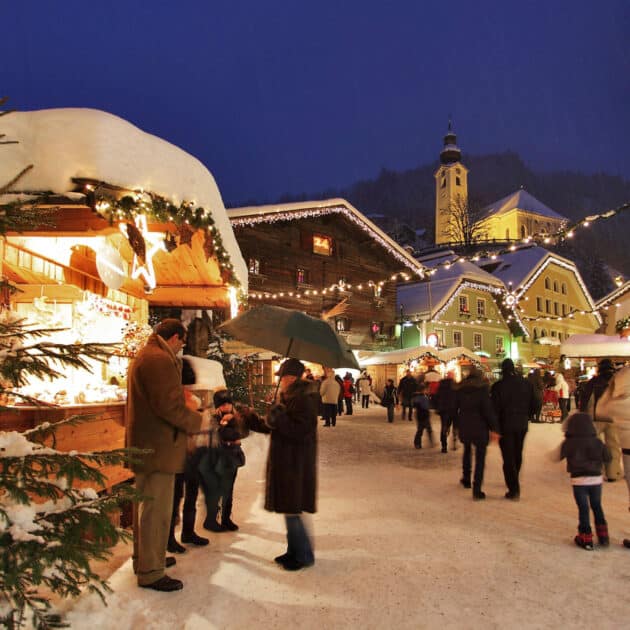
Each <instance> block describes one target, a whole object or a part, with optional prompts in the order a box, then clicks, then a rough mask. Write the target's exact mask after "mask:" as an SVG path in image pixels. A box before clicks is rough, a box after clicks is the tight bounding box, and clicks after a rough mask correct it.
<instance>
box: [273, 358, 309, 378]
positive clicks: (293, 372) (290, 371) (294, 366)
mask: <svg viewBox="0 0 630 630" xmlns="http://www.w3.org/2000/svg"><path fill="white" fill-rule="evenodd" d="M302 374H304V363H302V361H298V360H297V359H287V360H286V361H285V362H284V363H283V364H282V365H281V366H280V367H279V368H278V371H277V372H276V376H280V377H283V376H297V377H298V378H299V377H300V376H302Z"/></svg>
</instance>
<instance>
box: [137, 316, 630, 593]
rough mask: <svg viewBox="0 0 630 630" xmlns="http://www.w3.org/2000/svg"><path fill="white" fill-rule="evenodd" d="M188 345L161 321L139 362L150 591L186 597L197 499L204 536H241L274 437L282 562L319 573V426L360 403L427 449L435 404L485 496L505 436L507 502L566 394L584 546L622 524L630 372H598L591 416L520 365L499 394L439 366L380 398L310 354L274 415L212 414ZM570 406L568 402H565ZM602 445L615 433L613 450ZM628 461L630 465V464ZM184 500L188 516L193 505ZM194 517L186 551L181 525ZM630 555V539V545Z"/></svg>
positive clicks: (226, 410) (564, 452) (140, 567)
mask: <svg viewBox="0 0 630 630" xmlns="http://www.w3.org/2000/svg"><path fill="white" fill-rule="evenodd" d="M185 340H186V330H185V328H184V326H183V325H182V323H181V322H180V321H179V320H175V319H166V320H164V321H163V322H161V323H160V324H159V325H158V326H157V327H156V328H155V331H154V333H153V334H152V335H151V337H150V338H149V340H148V342H147V344H146V346H145V347H144V348H143V349H142V350H141V351H140V353H139V354H138V356H137V357H136V359H135V360H134V361H133V363H132V364H131V366H130V370H129V375H128V425H127V445H128V446H129V447H135V448H138V449H142V452H140V453H139V454H138V455H136V456H135V458H134V460H133V463H132V466H133V469H134V472H135V479H136V488H137V490H138V492H139V494H140V495H141V497H142V498H141V500H140V501H139V502H138V503H136V504H135V505H134V515H133V541H134V547H133V569H134V573H135V574H136V577H137V582H138V585H139V586H141V587H145V588H151V589H154V590H157V591H176V590H180V589H181V588H183V583H182V582H181V580H177V579H174V578H171V577H169V576H168V575H167V574H166V573H165V569H166V568H168V567H169V566H173V565H174V564H176V559H175V557H174V556H168V555H167V552H169V553H172V554H178V553H184V552H185V551H186V547H185V546H184V545H185V544H191V545H194V546H200V547H202V546H205V545H207V544H208V542H209V539H208V538H207V537H204V536H201V535H200V534H199V533H198V532H196V531H195V522H196V516H197V508H196V506H197V498H198V495H199V489H200V488H201V490H202V492H203V496H204V500H205V505H206V516H205V520H204V522H203V527H204V529H205V530H208V531H210V532H213V533H220V532H225V531H235V530H237V529H238V525H237V524H236V523H235V522H234V521H233V520H232V506H233V500H234V486H235V482H236V478H237V472H238V468H239V467H241V466H243V465H244V464H245V454H244V452H243V449H242V448H241V441H242V440H243V439H245V438H246V437H247V436H248V434H249V432H250V431H256V432H261V433H266V434H269V436H270V443H269V454H268V460H267V475H266V490H265V509H266V510H268V511H271V512H277V513H280V514H283V515H284V519H285V525H286V532H287V549H286V551H285V553H283V554H281V555H279V556H277V557H276V558H275V561H276V562H277V563H278V564H279V565H280V566H282V567H283V568H284V569H285V570H288V571H294V570H298V569H301V568H304V567H308V566H311V565H312V564H313V563H314V561H315V556H314V549H313V544H312V532H311V528H310V524H309V522H308V520H307V517H306V515H307V514H309V513H314V512H315V510H316V488H317V466H316V451H317V424H318V416H321V417H322V418H323V421H324V424H323V426H324V427H335V426H336V424H337V417H338V415H340V414H341V413H345V414H346V415H352V413H353V406H352V405H353V401H356V402H360V403H361V406H362V408H366V407H368V406H369V404H370V402H371V401H372V400H375V401H377V402H379V403H380V405H382V406H383V407H384V408H385V409H386V420H387V422H390V423H391V422H393V421H394V417H395V411H396V409H397V407H399V406H400V407H401V408H402V412H401V418H402V419H403V420H408V421H411V420H412V419H413V417H414V415H415V419H416V433H415V436H414V440H413V445H414V447H415V448H417V449H421V448H422V445H423V437H424V434H425V432H426V435H427V438H428V440H429V444H430V445H431V446H433V443H434V441H433V431H432V426H431V415H430V414H431V408H434V409H435V410H436V412H437V414H438V415H439V417H440V445H441V450H442V452H443V453H446V452H447V451H448V440H449V436H450V437H451V449H452V450H455V449H457V443H458V442H461V443H462V444H463V455H462V475H461V479H460V483H461V485H462V486H463V487H464V488H468V489H472V498H473V500H475V501H480V500H483V499H485V496H486V495H485V493H484V492H483V489H482V487H483V478H484V468H485V458H486V450H487V447H488V444H489V442H490V440H491V439H496V440H497V441H498V443H499V447H500V449H501V455H502V461H503V476H504V479H505V485H506V492H505V498H506V499H508V500H511V501H518V500H519V499H520V496H521V485H520V471H521V467H522V461H523V447H524V443H525V439H526V435H527V431H528V425H529V422H530V421H534V422H535V421H536V420H537V419H538V417H539V414H540V408H541V400H542V395H541V391H544V390H545V388H550V387H553V388H554V390H555V391H557V392H558V393H559V396H558V399H559V401H560V403H559V406H560V409H561V412H562V415H561V418H562V420H563V422H564V424H563V429H564V432H565V439H564V441H563V443H562V445H561V447H560V449H559V451H558V459H566V461H567V472H568V473H569V475H570V479H571V485H572V488H573V495H574V498H575V502H576V504H577V506H578V515H579V522H578V533H577V535H576V536H575V539H574V540H575V543H576V544H577V545H578V546H580V547H582V548H584V549H592V548H593V533H592V529H591V526H590V511H592V512H593V514H594V521H595V532H596V536H597V539H598V541H599V544H600V545H607V544H608V540H609V538H608V524H607V522H606V520H605V516H604V511H603V508H602V486H603V481H604V479H606V480H607V481H609V482H613V481H616V480H618V479H621V478H622V477H623V476H624V474H625V478H626V482H627V485H628V490H629V493H630V366H628V367H625V368H622V369H621V370H619V371H616V370H615V366H614V365H613V364H612V362H611V361H609V360H607V359H605V360H602V361H600V363H599V366H598V373H597V375H596V376H594V377H593V378H592V379H590V380H589V381H587V382H585V383H584V384H583V385H582V386H581V387H580V388H578V390H577V391H576V393H575V400H576V405H577V409H576V410H575V412H574V413H573V414H572V415H569V411H570V408H569V399H570V396H569V388H568V385H567V382H566V379H565V378H564V377H563V375H562V374H560V373H557V374H556V375H555V377H554V382H553V384H550V383H549V382H548V383H547V384H546V385H545V379H544V378H543V377H541V375H540V374H536V373H533V374H530V375H528V377H527V378H525V377H523V376H522V375H521V374H519V373H518V371H517V370H516V367H515V365H514V363H513V361H512V360H511V359H505V360H504V361H503V363H502V365H501V378H500V379H499V380H497V381H496V382H495V383H493V384H492V385H490V383H489V381H488V379H487V378H486V375H485V374H484V373H483V372H481V371H480V370H479V369H477V368H476V367H474V366H470V368H469V369H468V370H467V372H466V374H465V376H464V378H463V379H462V380H461V382H459V383H457V382H455V378H454V374H453V373H452V372H448V373H447V374H446V375H445V377H444V378H442V377H441V376H440V375H439V374H438V373H437V372H435V371H434V370H429V371H427V372H426V373H424V374H423V375H422V376H421V377H420V378H417V377H415V376H414V375H413V374H412V373H411V371H410V370H407V372H406V373H405V375H404V376H403V377H402V378H401V380H400V382H399V383H398V386H396V384H395V383H394V381H393V379H388V380H387V383H386V384H385V386H384V388H383V391H382V395H381V397H380V399H379V398H378V397H377V396H376V395H375V392H374V389H373V385H372V379H371V377H370V376H369V374H368V373H367V372H363V373H362V374H361V375H360V377H359V378H358V379H357V381H356V382H355V380H354V378H353V377H352V374H351V373H350V372H347V373H346V374H345V375H344V377H343V378H342V377H340V376H339V375H337V374H335V372H334V370H332V369H328V368H325V369H324V373H323V375H322V376H321V377H320V378H316V377H314V376H313V375H312V374H311V373H310V370H307V369H306V368H305V366H304V364H303V363H302V362H301V361H298V360H297V359H287V360H285V361H284V362H283V363H282V364H281V366H280V369H279V371H278V372H277V376H278V379H279V382H278V388H277V391H276V395H275V397H274V398H273V399H272V400H270V401H269V404H268V411H267V413H266V414H263V415H262V416H261V415H258V414H257V413H255V412H254V411H253V410H252V409H250V408H248V407H246V406H240V405H235V404H234V402H233V400H232V398H231V396H230V393H229V392H228V391H227V390H219V391H216V392H214V396H213V404H212V406H211V407H209V408H206V409H203V408H202V405H201V401H200V400H199V399H198V398H197V397H196V396H195V395H194V394H193V392H192V391H191V390H190V386H191V385H193V384H194V382H195V375H194V371H193V370H192V367H191V366H190V364H189V363H188V362H186V361H185V360H184V361H182V360H181V359H180V358H179V357H178V354H179V352H180V350H181V349H182V347H183V345H184V343H185ZM563 401H564V402H563ZM599 436H601V437H603V441H602V440H600V438H599ZM622 459H623V466H622ZM182 498H183V499H184V504H183V510H182V512H181V517H180V504H181V501H182ZM179 521H181V534H180V540H181V543H180V542H178V541H177V539H176V536H175V530H176V525H177V523H178V522H179ZM624 545H625V546H627V547H629V548H630V540H629V539H626V540H624Z"/></svg>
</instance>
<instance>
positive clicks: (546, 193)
mask: <svg viewBox="0 0 630 630" xmlns="http://www.w3.org/2000/svg"><path fill="white" fill-rule="evenodd" d="M463 163H464V164H465V165H466V167H467V168H469V170H470V173H469V175H468V187H469V193H470V196H471V198H474V199H476V200H478V201H480V202H481V203H483V204H488V203H491V202H493V201H496V200H497V199H500V198H501V197H504V196H506V195H508V194H510V193H512V192H514V191H515V190H518V189H519V188H520V187H521V186H522V187H523V188H525V189H526V190H527V191H528V192H530V193H531V194H532V195H534V196H535V197H537V198H538V199H540V201H542V202H543V203H545V204H546V205H548V206H549V207H550V208H552V209H554V210H556V211H557V212H559V213H560V214H563V215H564V216H566V217H568V218H569V219H581V218H583V217H585V216H587V215H589V214H594V213H599V212H603V211H606V210H609V209H612V208H616V207H618V206H620V205H621V204H623V203H627V202H629V201H630V181H628V180H624V179H623V178H621V177H616V176H611V175H605V174H603V173H602V174H595V175H585V174H581V173H574V172H569V171H558V172H552V173H535V172H534V171H532V170H531V169H530V168H529V167H528V166H527V165H526V164H525V163H524V162H523V161H522V160H521V158H520V157H519V156H518V155H517V154H516V153H512V152H506V153H500V154H495V155H482V156H469V155H465V156H464V159H463ZM436 168H437V164H429V165H425V166H420V167H418V168H414V169H411V170H408V171H401V172H397V171H390V170H387V169H383V170H382V171H381V173H380V174H379V176H378V177H377V178H376V179H373V180H365V181H359V182H357V183H355V184H353V185H352V186H350V187H348V188H346V189H340V190H327V191H321V192H319V193H311V194H308V195H300V196H293V197H288V196H287V197H283V198H282V199H278V200H276V201H277V202H288V201H296V200H298V199H306V198H308V199H317V198H321V199H323V198H330V197H343V198H344V199H347V200H348V201H349V202H350V203H352V204H353V205H354V206H356V207H357V208H358V209H359V210H360V211H361V212H363V213H364V214H374V213H378V214H384V215H388V216H390V217H396V218H398V219H400V220H402V221H405V222H406V223H408V224H409V225H410V226H411V227H413V228H426V229H427V231H428V233H429V234H433V227H434V203H435V190H434V182H435V180H434V177H433V174H434V173H435V170H436ZM628 234H630V211H626V212H625V213H623V214H622V215H620V216H618V217H615V218H612V219H608V220H601V221H598V222H597V223H596V224H594V225H593V226H591V227H590V228H588V229H585V230H581V231H580V233H579V234H578V235H576V239H575V241H574V242H573V243H572V247H571V248H570V249H566V248H565V250H564V252H565V255H567V256H568V254H569V253H571V255H572V257H573V258H574V259H576V262H578V264H579V266H580V269H581V271H582V273H583V275H584V277H585V281H586V282H587V283H588V284H589V286H590V287H591V291H592V293H593V295H594V297H596V298H597V297H599V295H598V294H601V293H602V291H603V290H604V288H603V287H601V286H594V285H593V284H592V283H591V282H590V281H589V276H597V277H599V276H600V275H601V274H599V273H597V272H596V271H595V270H594V269H593V268H594V267H597V266H598V261H597V260H596V259H597V257H598V256H600V257H601V259H603V261H605V263H606V264H607V265H609V266H611V267H612V268H614V269H616V270H618V271H619V272H621V273H623V274H624V275H625V276H626V277H628V276H630V247H629V246H628V243H627V242H628V236H627V235H628ZM582 258H583V260H582ZM597 284H598V285H599V283H597Z"/></svg>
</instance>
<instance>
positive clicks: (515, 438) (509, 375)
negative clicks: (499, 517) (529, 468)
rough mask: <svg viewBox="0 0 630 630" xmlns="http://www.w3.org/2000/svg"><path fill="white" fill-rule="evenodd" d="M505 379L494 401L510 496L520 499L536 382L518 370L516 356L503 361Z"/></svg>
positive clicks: (494, 392)
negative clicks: (515, 361)
mask: <svg viewBox="0 0 630 630" xmlns="http://www.w3.org/2000/svg"><path fill="white" fill-rule="evenodd" d="M501 373H502V378H501V380H500V381H497V382H496V383H495V384H494V385H493V386H492V392H491V394H492V401H493V403H494V408H495V411H496V414H497V418H498V420H499V432H500V433H501V439H500V440H499V446H500V447H501V455H502V457H503V476H504V478H505V485H506V486H507V489H508V490H507V492H506V493H505V498H506V499H511V500H512V501H518V500H519V499H520V496H521V486H520V483H519V473H520V471H521V465H522V463H523V445H524V443H525V436H526V435H527V428H528V423H529V419H530V418H531V417H532V415H533V414H534V413H535V411H536V398H535V394H534V387H533V385H532V384H531V383H530V382H529V381H528V380H526V379H524V378H523V377H522V376H521V375H520V374H517V373H516V369H515V367H514V362H513V361H512V359H504V361H503V363H502V364H501Z"/></svg>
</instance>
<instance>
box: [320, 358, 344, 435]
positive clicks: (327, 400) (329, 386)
mask: <svg viewBox="0 0 630 630" xmlns="http://www.w3.org/2000/svg"><path fill="white" fill-rule="evenodd" d="M324 374H325V376H324V380H323V381H322V384H321V385H320V387H319V395H320V398H321V401H322V405H323V408H324V409H323V413H324V426H325V427H330V426H333V427H334V426H336V425H337V404H338V401H339V396H340V395H341V394H342V393H343V389H342V385H339V382H338V381H337V380H336V379H335V372H334V370H332V369H331V368H325V370H324Z"/></svg>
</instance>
